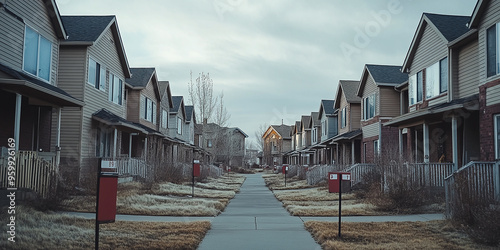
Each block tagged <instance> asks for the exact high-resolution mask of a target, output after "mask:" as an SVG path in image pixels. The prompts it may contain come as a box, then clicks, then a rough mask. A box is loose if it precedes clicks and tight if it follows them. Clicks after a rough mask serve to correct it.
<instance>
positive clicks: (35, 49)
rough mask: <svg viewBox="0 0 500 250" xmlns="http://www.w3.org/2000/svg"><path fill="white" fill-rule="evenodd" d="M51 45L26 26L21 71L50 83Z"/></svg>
mask: <svg viewBox="0 0 500 250" xmlns="http://www.w3.org/2000/svg"><path fill="white" fill-rule="evenodd" d="M51 62H52V43H51V42H50V41H49V40H47V39H46V38H45V37H43V36H41V35H40V34H38V33H37V32H36V31H35V30H33V29H31V28H30V27H28V26H26V28H25V34H24V55H23V70H24V71H26V72H28V73H30V74H32V75H35V76H37V77H40V78H42V79H44V80H45V81H47V82H50V73H51V67H52V65H51Z"/></svg>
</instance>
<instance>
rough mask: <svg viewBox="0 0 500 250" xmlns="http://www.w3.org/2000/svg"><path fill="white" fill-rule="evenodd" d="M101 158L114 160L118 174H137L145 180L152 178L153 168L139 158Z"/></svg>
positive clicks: (121, 175)
mask: <svg viewBox="0 0 500 250" xmlns="http://www.w3.org/2000/svg"><path fill="white" fill-rule="evenodd" d="M102 160H110V161H115V164H116V170H117V172H118V176H120V177H123V176H127V175H131V176H138V177H141V178H143V179H145V180H152V179H153V177H154V173H153V168H152V167H151V166H150V165H148V164H147V163H146V161H145V160H144V159H140V158H129V157H119V158H103V159H102Z"/></svg>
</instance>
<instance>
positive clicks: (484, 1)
mask: <svg viewBox="0 0 500 250" xmlns="http://www.w3.org/2000/svg"><path fill="white" fill-rule="evenodd" d="M489 2H490V0H478V1H477V3H476V6H475V7H474V11H473V12H472V16H471V20H470V22H469V28H471V29H475V28H477V26H479V22H480V21H481V17H482V16H483V13H484V11H485V10H486V8H487V7H488V3H489Z"/></svg>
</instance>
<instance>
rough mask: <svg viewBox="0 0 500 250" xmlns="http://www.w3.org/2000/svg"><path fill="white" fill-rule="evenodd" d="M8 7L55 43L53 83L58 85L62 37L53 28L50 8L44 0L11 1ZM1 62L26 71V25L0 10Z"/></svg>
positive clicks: (51, 75) (53, 51) (53, 48)
mask: <svg viewBox="0 0 500 250" xmlns="http://www.w3.org/2000/svg"><path fill="white" fill-rule="evenodd" d="M8 9H9V10H10V11H12V12H13V13H14V14H16V15H18V16H19V17H21V18H22V19H23V20H24V22H25V24H26V25H28V26H29V27H30V28H32V29H34V30H35V31H36V32H38V33H39V34H40V35H42V36H43V37H45V38H46V39H47V40H49V41H50V42H51V43H52V58H51V59H52V62H51V67H52V68H51V74H50V83H51V84H52V85H57V71H58V60H59V40H58V38H57V36H56V34H55V32H54V30H53V25H52V22H51V21H50V18H49V14H48V12H47V8H46V7H45V5H44V3H43V2H42V1H40V0H25V1H9V3H8ZM0 23H1V24H2V25H0V34H2V36H0V54H1V55H2V56H1V57H0V62H1V63H2V64H5V65H7V66H9V67H12V68H13V69H15V70H18V71H22V66H23V48H24V28H25V24H23V23H21V22H20V21H18V20H16V19H15V18H14V17H12V16H10V15H9V14H7V13H6V12H5V11H0Z"/></svg>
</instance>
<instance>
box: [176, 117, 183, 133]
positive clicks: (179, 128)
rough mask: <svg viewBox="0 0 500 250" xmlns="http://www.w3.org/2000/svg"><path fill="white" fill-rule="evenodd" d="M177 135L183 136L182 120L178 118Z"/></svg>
mask: <svg viewBox="0 0 500 250" xmlns="http://www.w3.org/2000/svg"><path fill="white" fill-rule="evenodd" d="M177 134H179V135H182V119H181V118H180V117H177Z"/></svg>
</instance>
